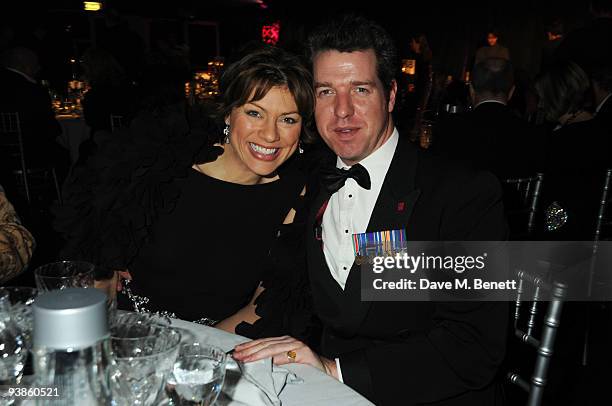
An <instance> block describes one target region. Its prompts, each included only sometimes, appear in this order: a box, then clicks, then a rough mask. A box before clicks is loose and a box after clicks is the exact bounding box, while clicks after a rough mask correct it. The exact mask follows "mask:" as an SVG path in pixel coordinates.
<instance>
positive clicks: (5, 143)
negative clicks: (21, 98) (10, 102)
mask: <svg viewBox="0 0 612 406" xmlns="http://www.w3.org/2000/svg"><path fill="white" fill-rule="evenodd" d="M0 146H1V147H2V149H3V150H4V153H3V155H2V159H8V160H9V161H10V163H9V164H8V165H7V166H9V167H10V168H11V170H13V172H15V173H16V174H18V175H19V176H20V177H21V180H22V183H23V186H24V189H25V194H26V199H27V200H28V202H30V188H29V184H28V171H27V166H26V156H25V149H24V146H23V134H22V132H21V121H20V119H19V113H17V112H0Z"/></svg>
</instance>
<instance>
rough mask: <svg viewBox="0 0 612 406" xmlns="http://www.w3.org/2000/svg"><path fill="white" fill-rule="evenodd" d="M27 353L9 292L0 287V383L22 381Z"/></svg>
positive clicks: (12, 383)
mask: <svg viewBox="0 0 612 406" xmlns="http://www.w3.org/2000/svg"><path fill="white" fill-rule="evenodd" d="M27 353H28V351H27V347H26V343H25V339H24V336H23V334H22V332H21V329H20V328H19V326H17V324H16V323H15V322H14V320H13V317H12V314H11V303H10V297H9V292H8V291H7V290H6V289H4V288H0V385H18V384H19V383H20V382H21V378H22V376H23V369H24V366H25V361H26V356H27ZM4 400H5V399H2V401H4ZM9 404H10V403H9Z"/></svg>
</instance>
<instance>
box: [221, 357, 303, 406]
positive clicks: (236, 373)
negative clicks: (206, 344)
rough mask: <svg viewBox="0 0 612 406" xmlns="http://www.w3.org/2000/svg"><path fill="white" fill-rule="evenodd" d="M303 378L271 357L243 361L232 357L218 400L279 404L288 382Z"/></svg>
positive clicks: (236, 404) (236, 405)
mask: <svg viewBox="0 0 612 406" xmlns="http://www.w3.org/2000/svg"><path fill="white" fill-rule="evenodd" d="M301 382H303V381H302V379H301V378H299V377H298V376H297V375H295V374H294V373H293V372H290V371H288V370H286V369H284V368H281V367H277V366H275V365H273V363H272V359H270V358H267V359H263V360H259V361H255V362H249V363H246V364H245V363H242V362H236V361H235V360H234V359H228V363H227V367H226V374H225V382H224V384H223V389H222V392H221V395H220V396H219V399H218V400H217V403H219V404H221V405H231V406H240V405H248V406H279V405H281V404H282V402H281V400H280V399H279V397H278V396H279V394H280V393H281V392H282V390H283V389H284V388H285V386H286V385H288V384H298V383H301Z"/></svg>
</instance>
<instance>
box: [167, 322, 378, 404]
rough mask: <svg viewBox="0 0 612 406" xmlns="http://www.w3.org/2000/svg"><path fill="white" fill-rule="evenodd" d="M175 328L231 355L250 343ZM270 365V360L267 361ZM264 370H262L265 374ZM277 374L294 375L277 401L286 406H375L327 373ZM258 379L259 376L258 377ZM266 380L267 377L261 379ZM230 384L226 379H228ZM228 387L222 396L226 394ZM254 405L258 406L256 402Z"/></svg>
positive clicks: (300, 368) (186, 325)
mask: <svg viewBox="0 0 612 406" xmlns="http://www.w3.org/2000/svg"><path fill="white" fill-rule="evenodd" d="M172 326H173V327H177V328H183V329H187V330H189V331H190V332H192V333H193V334H194V335H195V336H196V338H197V339H198V340H199V341H200V342H203V343H206V344H209V345H213V346H216V347H219V348H221V349H223V350H224V351H229V350H231V349H233V348H234V346H236V345H237V344H240V343H243V342H246V341H249V339H248V338H245V337H242V336H239V335H236V334H230V333H228V332H225V331H223V330H219V329H217V328H214V327H208V326H204V325H201V324H196V323H191V322H187V321H183V320H176V319H173V320H172ZM268 362H270V363H271V360H268ZM264 370H265V369H261V371H264ZM273 370H275V371H277V370H278V371H283V370H286V371H289V372H290V373H292V380H291V381H292V382H289V383H287V384H286V385H284V387H283V388H282V390H281V391H280V393H279V394H278V400H279V403H278V404H281V405H284V406H302V405H303V406H306V405H308V406H317V405H321V406H322V405H337V406H345V405H346V406H362V405H363V406H366V405H373V403H371V402H370V401H369V400H367V399H366V398H364V397H363V396H361V395H360V394H359V393H357V392H356V391H354V390H353V389H351V388H350V387H349V386H347V385H345V384H343V383H342V382H340V381H338V380H337V379H335V378H333V377H331V376H329V375H327V374H325V373H324V372H322V371H320V370H318V369H316V368H314V367H311V366H309V365H304V364H286V365H283V366H282V367H277V366H274V367H273ZM255 378H256V379H257V376H255ZM261 378H262V379H265V377H263V376H262V377H261ZM226 384H227V379H226ZM225 389H226V388H225V387H224V390H223V391H222V392H225ZM249 404H250V403H249V402H248V401H247V402H246V403H245V402H244V399H242V401H241V402H236V401H234V400H233V399H229V398H227V397H223V396H221V397H220V398H219V399H218V400H217V402H216V403H215V405H231V406H238V405H249ZM253 404H259V403H257V402H255V403H253Z"/></svg>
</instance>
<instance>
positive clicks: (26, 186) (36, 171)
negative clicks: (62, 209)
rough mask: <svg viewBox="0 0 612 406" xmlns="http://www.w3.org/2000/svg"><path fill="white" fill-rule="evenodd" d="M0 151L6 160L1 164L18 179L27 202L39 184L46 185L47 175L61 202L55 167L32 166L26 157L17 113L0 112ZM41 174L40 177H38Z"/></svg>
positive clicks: (0, 157) (2, 157)
mask: <svg viewBox="0 0 612 406" xmlns="http://www.w3.org/2000/svg"><path fill="white" fill-rule="evenodd" d="M0 151H2V154H0V159H2V160H7V161H8V163H7V162H4V161H3V162H2V164H3V166H6V168H7V169H9V170H10V171H11V172H12V173H13V174H14V175H15V176H17V179H19V180H20V183H21V185H19V186H20V187H22V188H23V193H24V194H25V197H26V200H27V202H28V203H32V197H33V196H32V193H33V192H35V193H34V194H36V192H37V190H38V188H39V186H40V187H41V188H46V187H47V185H48V178H49V177H50V178H51V179H52V181H53V187H54V189H55V193H56V196H57V200H58V202H59V203H60V204H61V203H62V196H61V191H60V188H59V182H58V179H57V174H56V173H55V168H53V167H37V166H33V165H32V164H31V162H29V161H28V159H27V154H26V148H25V146H24V140H23V131H22V123H21V118H20V116H19V113H16V112H0ZM41 176H42V178H41V179H38V178H39V177H41Z"/></svg>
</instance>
